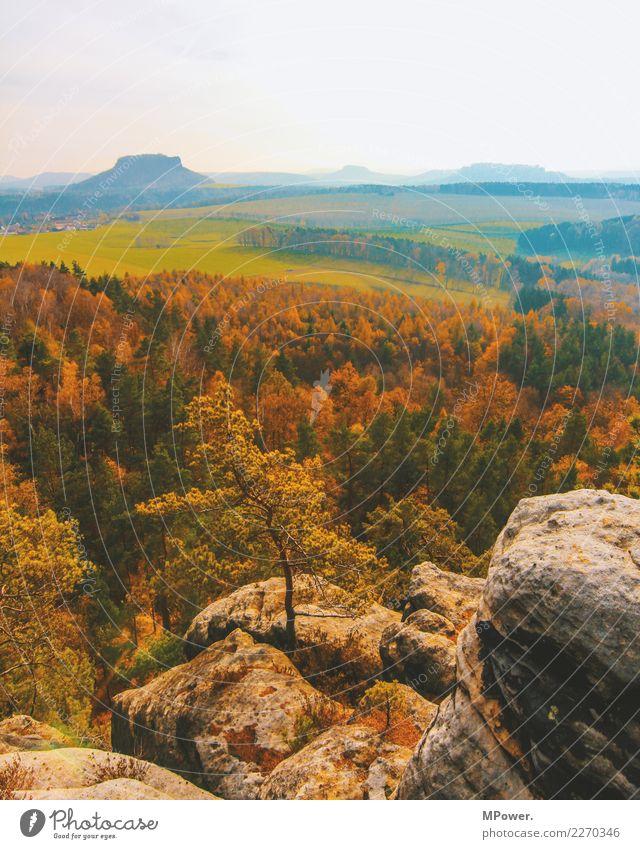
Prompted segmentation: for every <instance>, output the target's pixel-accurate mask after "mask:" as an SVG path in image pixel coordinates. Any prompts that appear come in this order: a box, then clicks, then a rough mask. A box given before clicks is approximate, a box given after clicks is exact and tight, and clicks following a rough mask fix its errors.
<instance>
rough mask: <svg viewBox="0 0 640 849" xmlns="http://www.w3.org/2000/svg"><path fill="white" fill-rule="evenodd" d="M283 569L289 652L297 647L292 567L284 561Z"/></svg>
mask: <svg viewBox="0 0 640 849" xmlns="http://www.w3.org/2000/svg"><path fill="white" fill-rule="evenodd" d="M282 568H283V570H284V585H285V590H284V611H285V613H286V615H287V628H286V640H287V648H288V650H289V652H291V653H292V652H294V651H295V650H296V649H297V647H298V641H297V639H296V612H295V609H294V606H293V569H292V568H291V566H289V565H288V564H286V563H283V564H282Z"/></svg>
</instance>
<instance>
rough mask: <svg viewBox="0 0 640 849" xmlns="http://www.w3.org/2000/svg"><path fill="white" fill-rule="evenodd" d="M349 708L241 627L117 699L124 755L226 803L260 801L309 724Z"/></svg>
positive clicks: (115, 738)
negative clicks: (271, 775)
mask: <svg viewBox="0 0 640 849" xmlns="http://www.w3.org/2000/svg"><path fill="white" fill-rule="evenodd" d="M346 715H347V713H346V711H345V709H344V708H343V707H342V706H341V705H339V704H337V703H336V702H333V701H332V700H330V699H328V698H327V697H326V696H324V695H322V694H321V693H319V692H318V691H317V690H315V689H314V688H313V687H312V686H311V684H309V683H308V682H307V681H305V679H304V678H303V677H302V676H301V675H300V673H299V672H298V670H297V669H296V668H295V666H294V665H293V663H292V662H291V661H290V660H289V658H288V657H287V656H286V655H285V654H283V653H282V652H281V651H279V650H278V649H276V648H274V647H273V646H270V645H268V644H266V643H258V642H256V641H255V640H254V639H253V637H251V636H250V635H249V634H246V633H245V632H244V631H241V630H239V629H237V630H235V631H233V632H232V633H231V634H230V635H229V636H228V637H226V638H225V639H224V640H222V641H220V642H218V643H214V644H213V645H211V646H209V648H207V649H205V650H204V651H202V652H201V653H200V654H198V655H197V656H196V657H195V658H194V659H193V660H191V661H189V662H188V663H185V664H183V665H181V666H177V667H174V668H173V669H170V670H168V671H167V672H165V673H164V674H162V675H160V676H158V677H157V678H155V679H154V680H153V681H151V682H150V683H149V684H147V685H145V686H144V687H140V688H139V689H137V690H128V691H126V692H124V693H120V695H118V696H116V697H115V699H114V705H113V718H112V744H113V748H114V750H116V751H119V752H127V753H133V752H136V753H141V754H142V755H143V756H144V757H145V758H146V759H148V760H151V761H153V762H155V763H159V764H162V765H163V766H166V767H168V768H169V769H174V770H176V771H178V772H181V773H184V774H185V775H186V776H188V777H189V778H190V780H192V781H195V782H196V783H198V784H200V785H202V786H203V787H205V788H206V789H208V790H211V791H212V792H216V793H217V794H218V795H221V796H223V797H225V798H233V799H247V798H255V797H256V796H257V794H258V790H259V788H260V785H261V784H262V783H263V781H264V778H265V776H266V775H267V774H268V773H269V772H270V771H271V770H272V769H273V768H274V767H275V766H277V764H278V763H279V762H280V761H281V760H283V759H284V758H286V757H287V756H288V755H289V754H290V753H291V749H292V745H293V743H294V741H295V740H296V738H297V737H298V735H299V733H300V728H301V727H303V726H304V724H305V722H310V723H316V724H319V723H321V722H326V723H327V724H330V723H331V722H333V721H339V720H341V719H343V718H344V717H345V716H346Z"/></svg>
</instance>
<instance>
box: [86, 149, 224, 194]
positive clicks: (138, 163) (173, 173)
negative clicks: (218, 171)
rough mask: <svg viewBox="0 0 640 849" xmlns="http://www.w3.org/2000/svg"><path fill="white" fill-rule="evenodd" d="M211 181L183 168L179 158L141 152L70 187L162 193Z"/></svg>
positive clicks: (202, 175)
mask: <svg viewBox="0 0 640 849" xmlns="http://www.w3.org/2000/svg"><path fill="white" fill-rule="evenodd" d="M208 182H211V180H210V178H208V177H205V176H204V174H198V173H197V172H196V171H191V170H190V169H189V168H185V167H184V165H183V164H182V160H181V159H180V157H179V156H165V155H164V154H162V153H142V154H134V155H130V156H121V157H120V158H119V159H118V161H117V162H116V164H115V165H114V166H113V168H109V169H108V170H107V171H101V172H100V173H99V174H96V175H95V176H94V177H89V179H87V180H82V181H81V182H80V183H76V184H75V185H74V187H73V191H74V192H92V191H95V190H99V191H101V192H102V193H118V194H119V193H121V192H123V191H128V190H131V189H137V190H138V191H145V190H148V189H152V190H157V191H163V190H173V189H178V190H180V189H182V190H184V189H192V188H194V187H195V186H198V185H200V184H201V183H208Z"/></svg>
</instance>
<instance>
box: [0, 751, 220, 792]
mask: <svg viewBox="0 0 640 849" xmlns="http://www.w3.org/2000/svg"><path fill="white" fill-rule="evenodd" d="M16 761H18V762H19V767H20V769H19V771H18V776H19V778H18V781H17V783H16V784H17V786H16V787H15V789H14V793H13V795H14V798H17V799H214V798H215V797H214V796H212V795H211V794H210V793H206V792H205V791H204V790H201V789H200V787H196V786H195V785H194V784H191V783H190V782H189V781H185V779H184V778H180V776H178V775H174V774H173V773H172V772H169V771H168V770H166V769H162V767H159V766H156V765H155V764H151V763H145V762H144V761H140V760H138V759H137V758H130V757H126V756H123V755H117V754H114V753H113V752H103V751H101V750H99V749H76V748H61V749H55V750H51V751H28V752H19V753H17V754H5V755H0V774H1V773H2V771H3V770H5V769H6V768H7V767H8V766H11V767H12V766H13V765H14V764H15V763H16Z"/></svg>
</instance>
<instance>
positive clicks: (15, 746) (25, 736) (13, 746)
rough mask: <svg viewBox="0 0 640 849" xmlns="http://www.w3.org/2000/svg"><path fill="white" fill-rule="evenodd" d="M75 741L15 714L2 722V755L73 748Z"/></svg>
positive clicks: (0, 744)
mask: <svg viewBox="0 0 640 849" xmlns="http://www.w3.org/2000/svg"><path fill="white" fill-rule="evenodd" d="M73 745H74V741H73V740H71V739H70V738H69V737H67V736H66V735H65V734H63V733H62V732H61V731H58V730H57V728H52V727H51V725H47V724H46V723H44V722H38V720H37V719H32V718H31V717H30V716H24V715H23V714H15V715H14V716H10V717H8V718H7V719H3V720H2V722H0V754H5V753H7V752H20V751H31V750H44V749H58V748H60V747H61V746H73Z"/></svg>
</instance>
